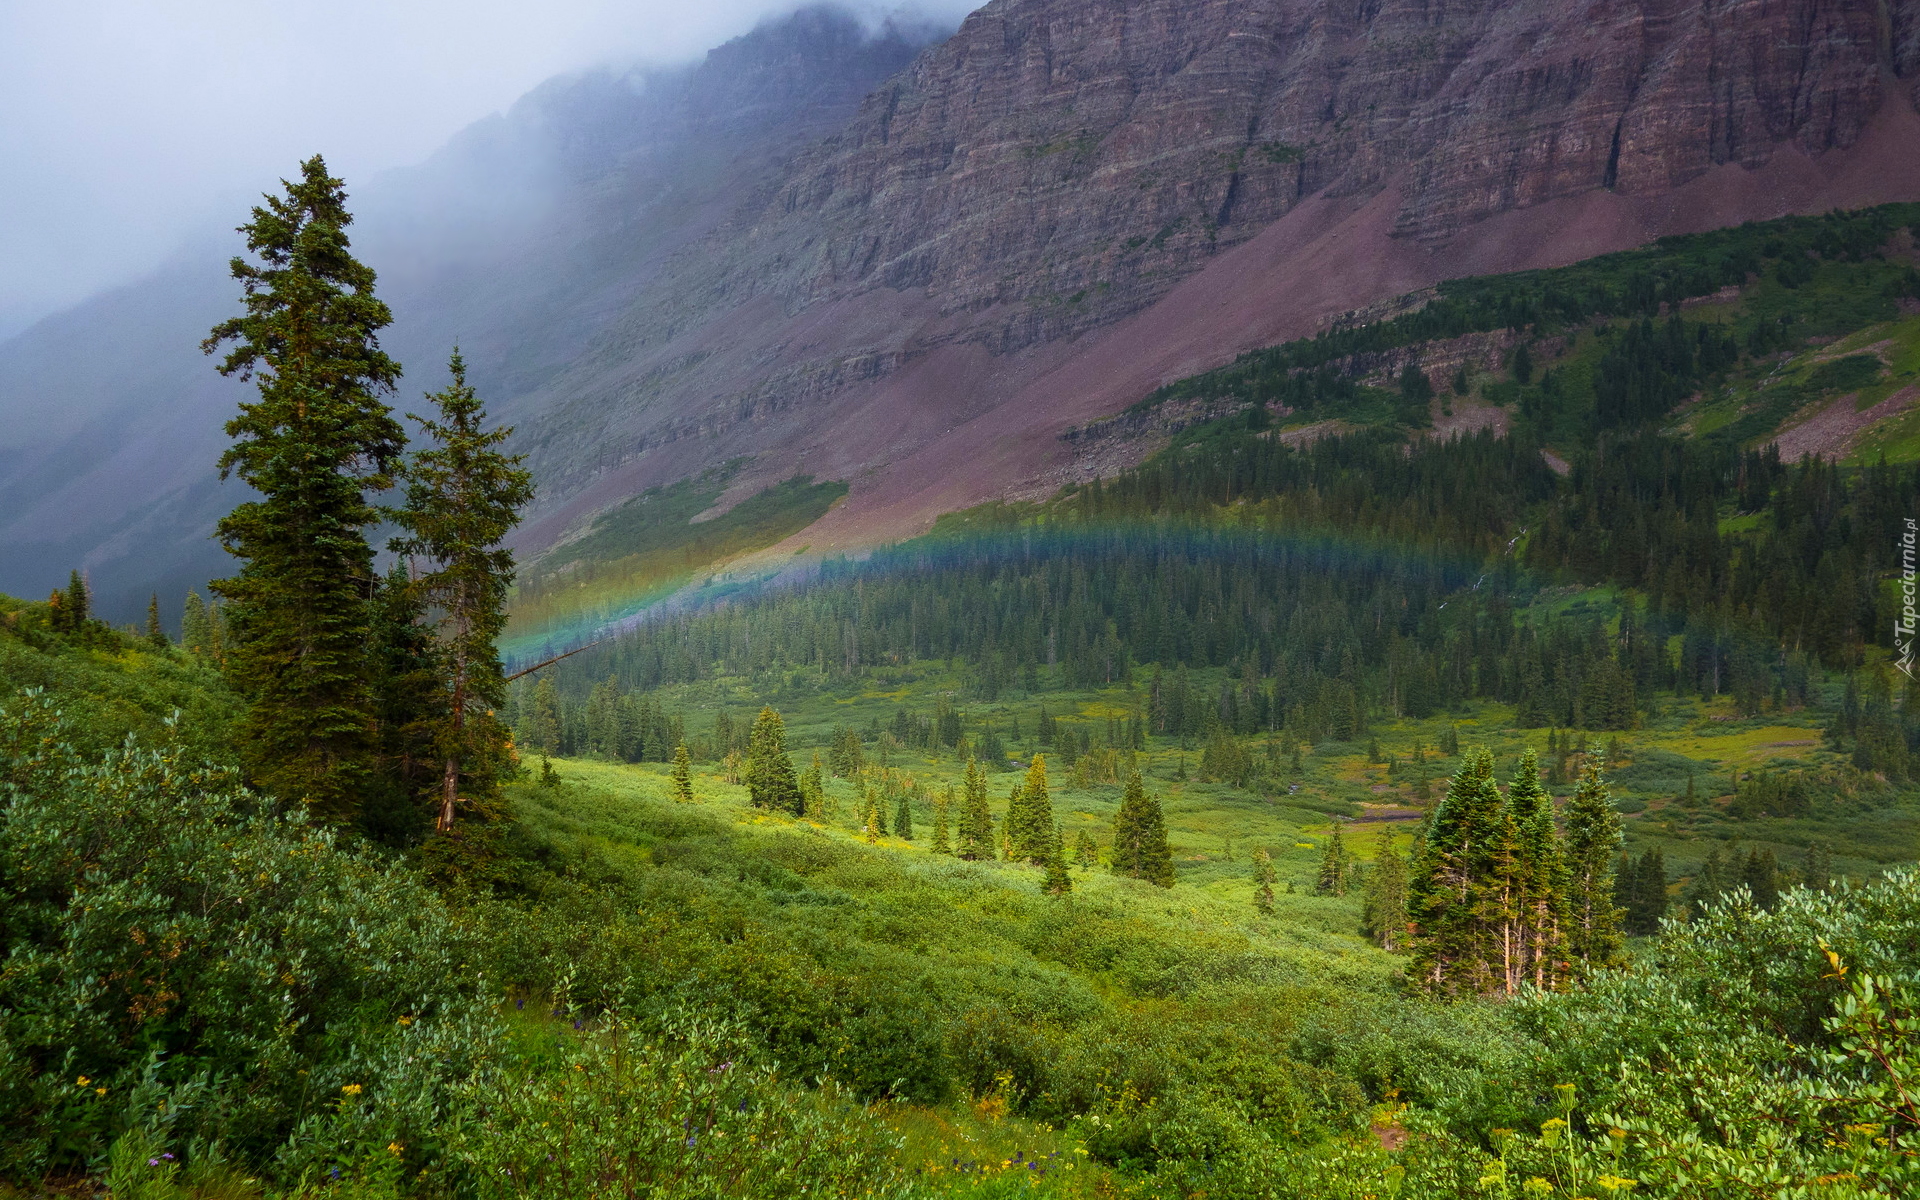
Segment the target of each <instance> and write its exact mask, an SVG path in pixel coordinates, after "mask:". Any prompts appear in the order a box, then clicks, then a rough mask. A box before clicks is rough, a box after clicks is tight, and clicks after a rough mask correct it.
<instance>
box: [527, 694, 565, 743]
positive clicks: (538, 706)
mask: <svg viewBox="0 0 1920 1200" xmlns="http://www.w3.org/2000/svg"><path fill="white" fill-rule="evenodd" d="M561 728H562V726H561V720H560V693H559V692H558V691H557V690H555V688H554V686H553V680H552V679H550V678H548V677H547V676H545V675H542V676H541V677H540V680H539V682H537V683H535V684H534V685H533V711H532V713H531V715H530V719H529V728H528V730H527V745H528V746H530V747H532V748H533V749H535V750H538V751H539V752H540V753H542V754H558V753H560V731H561Z"/></svg>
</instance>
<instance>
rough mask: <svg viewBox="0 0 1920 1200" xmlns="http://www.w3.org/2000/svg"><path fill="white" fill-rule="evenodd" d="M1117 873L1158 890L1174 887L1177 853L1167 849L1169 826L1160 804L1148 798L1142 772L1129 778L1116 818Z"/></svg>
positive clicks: (1114, 820)
mask: <svg viewBox="0 0 1920 1200" xmlns="http://www.w3.org/2000/svg"><path fill="white" fill-rule="evenodd" d="M1113 873H1114V874H1115V875H1125V876H1127V877H1128V878H1130V879H1144V880H1146V881H1147V882H1148V883H1151V884H1153V885H1155V886H1156V887H1165V888H1170V887H1172V886H1173V851H1172V850H1171V849H1170V848H1169V847H1168V846H1167V822H1166V817H1165V815H1164V814H1163V813H1162V812H1161V810H1160V802H1159V801H1158V800H1156V799H1154V798H1153V797H1151V796H1149V795H1147V789H1146V786H1145V784H1144V783H1142V781H1141V779H1140V772H1138V771H1134V772H1132V773H1130V774H1129V775H1128V776H1127V790H1126V792H1125V793H1124V794H1123V795H1122V796H1121V798H1120V811H1119V812H1117V813H1115V814H1114V817H1113Z"/></svg>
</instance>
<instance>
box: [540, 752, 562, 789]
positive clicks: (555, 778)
mask: <svg viewBox="0 0 1920 1200" xmlns="http://www.w3.org/2000/svg"><path fill="white" fill-rule="evenodd" d="M540 786H541V787H550V788H557V787H559V786H560V773H559V772H558V771H555V770H554V769H553V760H552V759H550V758H548V757H547V756H546V755H544V754H542V755H541V756H540Z"/></svg>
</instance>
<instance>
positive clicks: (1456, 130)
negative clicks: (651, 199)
mask: <svg viewBox="0 0 1920 1200" xmlns="http://www.w3.org/2000/svg"><path fill="white" fill-rule="evenodd" d="M1916 11H1920V9H1916V7H1915V6H1913V5H1904V6H1898V7H1897V8H1895V9H1894V10H1892V11H1891V12H1890V13H1889V14H1888V19H1887V21H1886V23H1885V25H1884V26H1883V24H1882V22H1881V20H1880V18H1879V16H1878V15H1876V14H1875V13H1874V12H1871V11H1866V10H1861V9H1859V8H1858V6H1846V5H1838V6H1836V5H1823V4H1817V3H1804V2H1801V3H1775V4H1758V5H1755V4H1709V5H1692V6H1688V5H1677V4H1665V5H1660V4H1656V5H1620V6H1610V7H1609V6H1603V7H1601V8H1597V9H1585V8H1580V9H1576V8H1573V7H1571V6H1566V5H1558V4H1544V3H1539V2H1537V0H1535V2H1527V3H1506V4H1491V5H1421V6H1398V7H1395V6H1387V7H1380V8H1366V9H1362V10H1352V9H1348V8H1345V7H1342V6H1338V5H1331V4H1326V3H1313V2H1308V3H1299V2H1292V3H1274V2H1272V0H1227V2H1216V3H1209V4H1172V3H1135V4H1124V5H1096V4H1088V3H1085V2H1084V0H1011V2H1009V0H1003V2H1000V3H995V4H990V5H988V6H987V7H985V8H983V9H982V10H980V11H979V12H977V13H975V14H974V15H973V16H971V17H970V18H968V20H967V21H966V22H965V24H964V25H963V26H962V28H961V30H960V32H959V33H958V34H957V35H956V36H955V37H953V38H952V39H950V40H948V41H947V42H945V43H942V44H941V45H939V46H937V47H934V48H932V49H930V50H929V51H927V52H926V53H925V54H924V55H922V56H921V57H920V59H918V60H917V61H916V62H915V63H914V65H913V66H912V67H911V68H909V69H908V70H907V71H905V72H903V73H902V74H901V75H900V76H898V77H896V78H895V79H893V80H890V81H889V82H888V83H887V85H886V86H885V87H883V88H881V89H880V90H879V91H877V92H876V93H875V94H874V95H873V96H871V97H869V99H868V100H867V101H866V103H865V104H864V105H863V106H862V108H861V112H860V114H859V116H858V117H857V118H856V119H855V121H854V122H853V123H852V124H851V125H850V126H849V127H848V128H847V130H845V131H844V132H843V133H841V134H840V135H838V136H837V137H835V138H833V139H831V140H829V141H828V142H827V143H825V144H824V145H822V146H821V147H819V148H818V149H816V150H815V151H813V152H811V153H809V154H806V155H803V156H801V157H800V158H799V159H798V160H796V162H795V164H794V165H793V167H792V168H791V169H790V170H789V171H788V172H787V173H786V175H785V177H784V178H783V179H782V180H781V181H780V182H779V183H778V184H777V185H776V186H773V187H771V188H769V189H768V190H767V191H765V192H764V193H763V194H761V195H760V196H757V197H755V198H754V200H753V201H751V202H750V203H748V204H747V205H745V206H743V207H742V209H741V210H740V211H739V212H738V213H736V214H735V216H734V217H733V219H732V220H731V221H730V222H729V224H728V226H727V227H726V229H725V230H723V231H722V232H720V233H718V234H716V235H715V236H714V237H713V238H712V239H710V241H709V243H708V244H707V245H706V246H703V247H702V248H701V250H700V251H699V252H698V253H696V254H690V255H688V256H686V257H685V258H684V259H683V260H682V261H681V262H679V263H678V264H676V266H675V269H674V270H673V271H672V273H671V277H670V278H669V279H667V280H666V281H664V283H663V286H662V287H660V288H658V289H650V290H649V291H648V293H647V294H646V295H645V297H644V298H643V299H644V304H642V305H637V306H636V307H635V308H634V309H633V310H632V311H630V312H629V313H628V314H626V315H625V317H624V318H623V319H622V320H621V321H620V322H619V324H618V326H617V328H618V329H619V330H620V337H619V339H618V341H617V342H613V341H609V342H608V343H606V344H604V345H596V346H595V347H593V348H592V349H590V350H589V351H588V352H587V353H586V354H585V355H583V356H582V357H581V358H580V359H579V360H578V361H577V362H576V363H575V364H574V365H573V367H572V368H571V369H570V370H569V371H568V372H566V373H565V374H564V375H562V376H561V377H559V378H558V379H557V380H556V381H555V384H554V385H553V387H552V388H551V389H550V391H549V395H548V397H547V399H546V401H545V402H544V403H540V404H538V405H537V406H536V407H538V408H540V409H541V410H542V411H543V412H544V413H545V414H546V415H544V416H543V417H542V418H541V420H540V421H539V423H538V426H537V432H536V433H535V435H534V437H533V439H532V441H531V445H532V446H533V448H534V451H535V454H536V462H537V463H538V464H539V466H540V469H541V473H542V477H543V478H544V479H545V480H546V481H547V482H548V487H549V492H548V496H549V499H550V500H560V501H564V502H565V503H564V504H563V505H562V506H561V507H559V508H557V509H553V508H550V509H549V515H548V519H547V520H546V521H545V522H543V523H540V524H537V525H535V526H534V527H533V529H532V531H531V534H530V538H529V543H530V544H531V545H536V546H537V545H538V544H539V543H540V542H541V541H543V540H545V539H547V538H551V537H553V536H556V535H557V534H558V533H559V532H560V531H561V530H562V529H564V528H565V527H567V526H568V525H569V524H571V523H573V522H574V521H576V520H577V519H578V518H579V516H580V515H582V514H584V513H586V512H590V511H592V510H594V509H597V508H599V507H601V506H604V505H605V504H606V503H608V502H610V501H612V500H614V499H617V498H618V497H619V496H621V495H624V494H628V493H630V492H631V491H633V490H635V489H636V488H639V487H643V486H650V485H652V484H655V483H658V482H661V481H664V480H665V479H668V478H671V477H672V476H673V475H674V474H676V473H678V472H681V471H684V470H685V469H687V466H688V465H689V464H690V461H709V460H716V461H717V460H718V459H719V458H721V457H724V456H732V455H738V454H743V453H744V454H759V455H762V456H764V464H763V466H762V467H760V468H759V469H758V470H755V471H749V472H748V473H746V474H745V475H743V476H742V478H741V481H740V484H739V490H738V491H737V492H736V494H737V495H745V494H748V491H747V489H749V488H752V487H758V486H764V485H765V484H766V483H768V482H771V481H772V480H773V479H775V478H778V477H780V475H781V473H782V472H784V471H788V470H791V469H793V467H795V466H799V467H803V468H804V469H806V470H808V471H811V472H813V473H815V474H817V475H823V476H839V477H845V478H849V479H851V480H853V481H854V491H853V495H852V496H851V497H850V500H849V503H848V504H847V505H846V506H844V507H843V508H842V509H841V510H838V511H837V512H836V513H835V514H834V515H833V516H831V517H830V518H829V521H830V522H833V524H832V526H831V527H830V528H829V529H824V530H819V531H810V532H809V533H808V534H806V535H804V536H805V537H806V539H807V540H808V541H810V542H812V543H813V544H815V545H816V546H818V545H820V544H822V541H823V538H822V537H816V536H815V534H816V533H818V534H821V535H824V541H826V542H838V541H843V540H844V541H849V542H858V541H861V540H869V539H871V538H874V537H885V536H897V535H898V534H901V533H905V532H911V531H912V530H914V529H916V528H918V527H920V526H922V525H923V524H924V522H926V521H927V520H930V519H931V518H932V516H934V515H936V514H937V512H939V511H942V510H944V509H945V508H950V507H953V506H955V505H957V504H962V503H970V502H973V501H975V500H978V499H982V498H986V497H988V496H991V495H996V494H1000V493H1001V492H1003V491H1007V490H1013V491H1015V492H1022V491H1032V490H1034V489H1040V490H1044V489H1045V488H1046V487H1048V486H1050V484H1051V482H1053V479H1054V476H1053V474H1052V471H1053V467H1052V466H1050V464H1049V463H1048V462H1047V458H1048V456H1049V455H1050V454H1051V453H1052V451H1053V450H1054V449H1055V448H1054V447H1053V446H1052V444H1051V443H1052V436H1053V435H1054V434H1055V433H1057V432H1058V431H1059V430H1060V429H1062V428H1064V427H1066V426H1068V425H1071V424H1073V423H1075V422H1077V421H1079V420H1082V419H1085V418H1087V417H1089V416H1093V415H1098V414H1099V413H1101V412H1102V411H1112V410H1114V409H1117V408H1119V407H1123V406H1124V405H1125V404H1127V403H1130V402H1131V401H1132V400H1134V399H1137V398H1138V397H1139V395H1141V394H1144V392H1146V391H1148V390H1151V389H1152V387H1154V386H1155V385H1157V384H1158V383H1160V382H1162V381H1163V380H1164V379H1166V378H1169V377H1173V376H1177V375H1179V374H1184V373H1188V372H1190V371H1191V370H1195V369H1199V368H1201V367H1204V366H1209V365H1213V364H1214V363H1216V362H1218V361H1223V360H1224V359H1226V358H1230V357H1231V356H1232V355H1233V354H1234V353H1236V352H1238V351H1240V350H1242V349H1246V348H1248V347H1249V346H1251V345H1255V344H1259V343H1261V342H1265V341H1271V340H1275V339H1277V338H1281V337H1285V336H1294V335H1298V334H1300V333H1305V332H1310V331H1311V330H1312V328H1313V327H1314V325H1315V323H1316V322H1317V321H1318V320H1320V319H1322V318H1324V317H1325V316H1327V315H1329V314H1331V313H1334V312H1338V311H1342V310H1346V309H1353V308H1359V307H1362V306H1364V305H1366V304H1368V303H1371V302H1374V301H1377V300H1380V299H1383V298H1386V297H1388V296H1391V295H1393V294H1396V293H1398V292H1402V291H1406V290H1409V289H1411V288H1414V287H1417V286H1421V285H1424V284H1428V283H1431V282H1434V281H1435V280H1437V279H1441V278H1446V277H1449V276H1452V275H1458V274H1468V273H1477V272H1483V271H1489V270H1505V269H1513V268H1518V267H1527V266H1537V265H1549V264H1555V263H1561V262H1567V261H1572V260H1573V259H1576V258H1579V257H1583V256H1586V255H1590V254H1594V253H1598V252H1602V251H1606V250H1611V249H1618V248H1622V247H1625V246H1630V245H1634V244H1638V243H1639V242H1642V241H1644V240H1646V239H1647V238H1648V237H1651V236H1655V235H1658V234H1662V233H1669V232H1680V231H1685V230H1692V229H1700V228H1707V227H1711V226H1712V225H1714V224H1718V223H1721V222H1724V221H1729V220H1732V221H1737V220H1741V219H1746V218H1749V217H1766V216H1774V215H1778V214H1781V213H1784V212H1790V211H1806V210H1814V211H1818V210H1821V209H1824V208H1827V207H1832V206H1835V205H1845V206H1852V205H1856V204H1860V203H1868V202H1875V201H1880V200H1888V199H1898V198H1902V197H1906V196H1911V195H1916V194H1920V191H1916V188H1920V173H1916V172H1914V171H1913V170H1912V169H1911V168H1910V167H1908V166H1906V165H1905V164H1906V163H1907V162H1908V161H1910V160H1911V158H1912V155H1911V149H1912V148H1913V147H1915V146H1916V145H1920V122H1916V121H1915V120H1914V119H1913V115H1912V105H1911V103H1910V99H1909V97H1908V96H1907V95H1906V86H1907V85H1906V83H1905V82H1903V80H1904V79H1905V78H1906V75H1911V74H1912V71H1913V68H1914V65H1915V64H1914V62H1913V61H1912V58H1913V54H1912V52H1911V50H1910V49H1908V48H1907V47H1910V44H1911V40H1912V39H1911V36H1910V29H1911V26H1912V22H1913V18H1914V15H1915V12H1916ZM1903 39H1904V40H1903ZM1901 72H1905V73H1906V75H1902V74H1901ZM667 447H672V449H670V450H669V449H667ZM1042 447H1046V449H1044V450H1043V449H1042ZM775 460H777V461H775ZM903 493H905V494H911V495H914V496H916V497H917V498H916V499H914V500H913V501H911V502H909V503H905V504H903V500H904V496H903Z"/></svg>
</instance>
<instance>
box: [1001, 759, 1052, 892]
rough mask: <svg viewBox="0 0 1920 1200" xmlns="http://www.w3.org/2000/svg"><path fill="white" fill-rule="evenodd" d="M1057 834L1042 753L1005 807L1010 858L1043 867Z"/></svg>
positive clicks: (1034, 760)
mask: <svg viewBox="0 0 1920 1200" xmlns="http://www.w3.org/2000/svg"><path fill="white" fill-rule="evenodd" d="M1056 833H1057V831H1056V830H1055V828H1054V821H1053V798H1052V796H1051V795H1050V794H1049V792H1048V791H1047V759H1046V756H1045V755H1044V754H1036V755H1035V756H1034V759H1033V765H1032V766H1030V767H1028V768H1027V778H1026V782H1025V783H1024V784H1023V785H1022V786H1021V788H1020V790H1019V791H1018V792H1017V793H1015V796H1014V800H1013V802H1012V803H1011V804H1010V805H1009V806H1008V811H1007V843H1008V846H1009V848H1010V858H1017V859H1019V860H1021V861H1024V862H1029V863H1032V864H1033V865H1034V866H1045V865H1046V862H1047V856H1048V855H1049V854H1050V853H1052V850H1051V846H1052V843H1053V840H1054V838H1055V836H1056Z"/></svg>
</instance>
